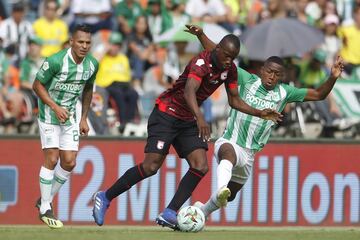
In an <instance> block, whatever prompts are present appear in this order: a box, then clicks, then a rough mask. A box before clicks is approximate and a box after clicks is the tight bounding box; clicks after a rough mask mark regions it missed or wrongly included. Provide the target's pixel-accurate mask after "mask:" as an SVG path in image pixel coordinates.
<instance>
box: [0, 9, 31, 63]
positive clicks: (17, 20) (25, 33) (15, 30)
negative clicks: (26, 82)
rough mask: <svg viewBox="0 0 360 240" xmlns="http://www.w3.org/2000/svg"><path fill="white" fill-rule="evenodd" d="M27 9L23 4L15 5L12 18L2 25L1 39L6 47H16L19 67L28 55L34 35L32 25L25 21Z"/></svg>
mask: <svg viewBox="0 0 360 240" xmlns="http://www.w3.org/2000/svg"><path fill="white" fill-rule="evenodd" d="M24 16H25V8H24V5H23V4H22V3H16V4H14V5H13V8H12V13H11V17H9V18H7V19H5V20H4V21H2V22H1V23H0V37H1V38H2V39H3V44H4V47H5V48H6V47H8V46H10V45H11V44H14V46H15V65H16V66H18V64H19V62H20V60H21V59H24V58H25V57H26V54H27V51H28V49H27V46H28V40H29V38H30V37H31V36H32V35H33V28H32V26H31V23H30V22H29V21H27V20H25V19H24Z"/></svg>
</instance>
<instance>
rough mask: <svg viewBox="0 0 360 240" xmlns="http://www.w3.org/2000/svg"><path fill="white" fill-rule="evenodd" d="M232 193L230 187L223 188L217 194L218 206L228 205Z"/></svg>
mask: <svg viewBox="0 0 360 240" xmlns="http://www.w3.org/2000/svg"><path fill="white" fill-rule="evenodd" d="M230 195H231V192H230V189H229V188H227V187H223V188H221V189H220V190H219V191H218V193H217V195H216V205H217V206H218V207H226V205H227V203H228V198H229V197H230Z"/></svg>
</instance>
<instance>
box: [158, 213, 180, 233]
mask: <svg viewBox="0 0 360 240" xmlns="http://www.w3.org/2000/svg"><path fill="white" fill-rule="evenodd" d="M155 221H156V223H157V224H158V225H160V226H163V227H168V228H171V229H174V230H175V231H179V230H180V229H179V226H178V221H177V214H176V212H175V211H174V210H172V209H170V208H165V209H164V211H163V212H162V213H160V214H159V216H158V217H157V218H156V220H155Z"/></svg>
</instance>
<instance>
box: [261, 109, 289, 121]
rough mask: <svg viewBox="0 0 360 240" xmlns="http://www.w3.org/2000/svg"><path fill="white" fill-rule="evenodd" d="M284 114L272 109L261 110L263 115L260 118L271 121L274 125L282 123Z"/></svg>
mask: <svg viewBox="0 0 360 240" xmlns="http://www.w3.org/2000/svg"><path fill="white" fill-rule="evenodd" d="M282 116H283V115H282V114H281V113H279V112H277V111H276V110H274V109H270V108H266V109H263V110H261V115H260V118H262V119H265V120H271V121H273V122H274V123H278V122H281V118H282Z"/></svg>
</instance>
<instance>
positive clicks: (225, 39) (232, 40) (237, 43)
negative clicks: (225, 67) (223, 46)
mask: <svg viewBox="0 0 360 240" xmlns="http://www.w3.org/2000/svg"><path fill="white" fill-rule="evenodd" d="M220 42H223V43H227V42H229V43H231V44H233V45H234V47H236V48H237V49H240V40H239V38H238V37H237V36H236V35H234V34H228V35H226V36H225V37H223V39H221V41H220Z"/></svg>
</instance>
